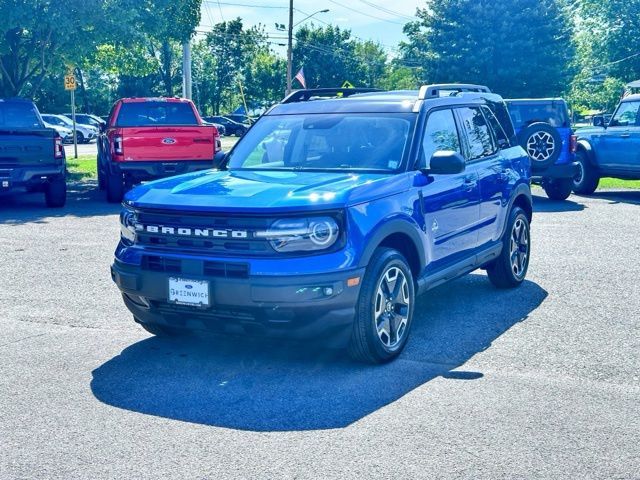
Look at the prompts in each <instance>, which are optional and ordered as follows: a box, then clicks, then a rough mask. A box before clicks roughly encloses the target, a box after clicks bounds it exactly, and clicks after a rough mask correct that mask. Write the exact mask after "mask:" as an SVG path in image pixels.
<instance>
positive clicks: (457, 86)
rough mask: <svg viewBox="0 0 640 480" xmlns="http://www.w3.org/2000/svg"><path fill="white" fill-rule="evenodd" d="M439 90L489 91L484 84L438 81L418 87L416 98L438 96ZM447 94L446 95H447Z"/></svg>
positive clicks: (455, 91)
mask: <svg viewBox="0 0 640 480" xmlns="http://www.w3.org/2000/svg"><path fill="white" fill-rule="evenodd" d="M441 92H454V94H457V93H462V92H476V93H491V90H489V87H485V86H484V85H474V84H471V83H440V84H436V85H423V86H422V87H420V93H418V99H419V100H424V99H425V98H438V97H441V96H443V95H441ZM449 95H451V93H449ZM447 96H448V95H447Z"/></svg>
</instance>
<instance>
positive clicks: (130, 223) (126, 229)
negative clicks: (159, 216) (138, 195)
mask: <svg viewBox="0 0 640 480" xmlns="http://www.w3.org/2000/svg"><path fill="white" fill-rule="evenodd" d="M136 223H137V219H136V214H135V212H134V211H133V210H129V209H128V208H125V209H123V210H122V211H121V212H120V237H121V238H122V239H123V240H125V242H126V243H133V242H135V240H136Z"/></svg>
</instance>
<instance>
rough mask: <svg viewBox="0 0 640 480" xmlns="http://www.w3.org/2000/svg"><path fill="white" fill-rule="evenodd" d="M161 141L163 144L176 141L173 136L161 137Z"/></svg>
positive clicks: (170, 143) (171, 143)
mask: <svg viewBox="0 0 640 480" xmlns="http://www.w3.org/2000/svg"><path fill="white" fill-rule="evenodd" d="M162 143H164V144H165V145H173V144H174V143H176V139H175V138H163V139H162Z"/></svg>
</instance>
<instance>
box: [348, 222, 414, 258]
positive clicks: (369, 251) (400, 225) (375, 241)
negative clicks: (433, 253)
mask: <svg viewBox="0 0 640 480" xmlns="http://www.w3.org/2000/svg"><path fill="white" fill-rule="evenodd" d="M398 233H400V234H404V235H406V236H407V237H409V238H410V239H411V242H412V243H413V247H414V248H415V250H416V252H417V254H418V260H419V262H420V270H422V269H423V268H424V267H425V265H426V253H425V251H424V246H423V243H422V238H421V235H424V233H422V231H421V230H420V227H419V226H418V224H417V223H416V222H415V220H414V219H413V218H409V217H401V218H398V217H396V218H394V219H392V220H388V221H386V222H385V223H384V224H383V225H382V226H380V227H378V228H377V229H376V230H375V232H374V233H373V235H372V236H371V238H370V240H369V242H368V243H367V246H366V247H365V248H364V251H363V253H362V256H361V257H360V261H359V262H358V266H359V267H366V266H367V265H369V261H370V260H371V257H372V256H373V252H374V251H375V250H376V248H378V247H379V246H380V244H381V243H382V242H383V241H384V240H385V239H386V238H387V237H389V236H391V235H393V234H398Z"/></svg>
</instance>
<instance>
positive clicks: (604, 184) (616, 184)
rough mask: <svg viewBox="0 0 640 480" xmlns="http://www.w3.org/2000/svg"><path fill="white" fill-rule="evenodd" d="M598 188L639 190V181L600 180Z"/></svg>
mask: <svg viewBox="0 0 640 480" xmlns="http://www.w3.org/2000/svg"><path fill="white" fill-rule="evenodd" d="M598 188H599V189H600V188H632V189H634V190H640V180H619V179H617V178H601V179H600V183H599V184H598Z"/></svg>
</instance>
